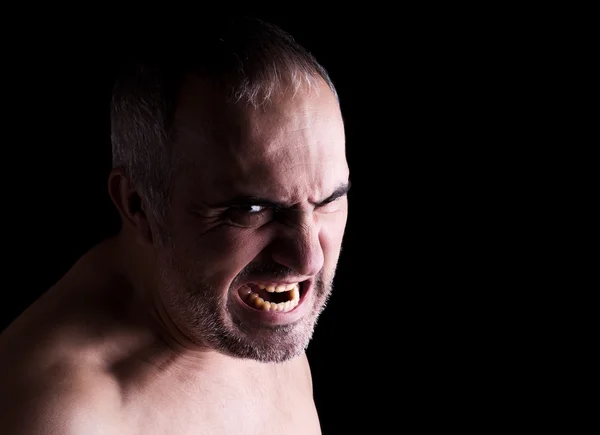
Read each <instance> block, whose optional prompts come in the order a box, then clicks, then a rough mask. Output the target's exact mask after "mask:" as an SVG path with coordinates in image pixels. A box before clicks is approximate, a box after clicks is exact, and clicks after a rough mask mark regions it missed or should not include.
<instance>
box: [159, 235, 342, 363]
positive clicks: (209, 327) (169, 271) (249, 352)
mask: <svg viewBox="0 0 600 435" xmlns="http://www.w3.org/2000/svg"><path fill="white" fill-rule="evenodd" d="M162 251H163V253H162V255H161V257H162V260H161V261H160V262H159V263H160V264H159V272H160V279H161V284H162V287H163V288H162V290H161V293H162V296H161V299H162V303H163V304H164V306H165V309H166V312H167V313H168V315H169V316H170V318H171V321H172V322H173V324H174V325H176V327H177V328H178V329H179V330H180V331H181V332H182V333H183V334H184V335H185V336H186V338H188V339H189V340H190V341H192V342H193V343H195V344H197V345H201V346H206V347H208V348H211V349H214V350H216V351H217V352H220V353H223V354H226V355H229V356H232V357H235V358H243V359H252V360H255V361H259V362H263V363H282V362H285V361H289V360H291V359H293V358H295V357H297V356H299V355H301V354H302V353H303V352H304V351H305V350H306V349H307V347H308V345H309V342H310V340H311V339H312V336H313V333H314V330H315V327H316V324H317V320H318V318H319V316H320V315H321V313H322V312H323V310H324V309H325V306H326V305H327V302H328V300H329V297H330V295H331V291H332V281H333V275H332V276H331V277H329V279H327V280H325V279H323V276H322V275H323V273H321V274H319V275H318V277H317V279H316V280H315V281H314V287H313V291H314V293H313V307H312V309H311V310H309V313H308V314H307V315H306V316H304V317H303V318H302V319H300V320H298V321H297V322H295V323H293V324H287V325H278V326H267V325H262V326H257V325H255V324H248V323H244V322H242V321H241V319H239V318H237V317H236V316H235V315H234V314H233V313H234V312H235V311H234V310H231V309H230V305H232V304H235V303H238V302H237V301H235V300H234V298H233V294H234V293H233V292H234V291H237V286H236V284H235V283H236V282H239V279H235V280H234V281H233V284H232V287H231V288H229V290H228V292H227V294H226V295H225V294H223V292H222V291H221V290H220V289H218V288H215V287H214V286H213V285H211V284H210V283H208V282H206V281H203V280H202V279H199V278H197V277H194V276H193V274H192V273H191V271H192V270H193V268H191V267H189V268H182V267H181V264H184V263H181V262H179V261H177V257H176V255H175V254H174V252H173V249H171V248H170V247H166V248H163V249H162ZM245 275H249V271H248V270H243V271H242V272H241V273H240V274H239V275H238V277H243V276H245Z"/></svg>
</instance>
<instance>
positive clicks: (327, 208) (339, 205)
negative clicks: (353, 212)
mask: <svg viewBox="0 0 600 435" xmlns="http://www.w3.org/2000/svg"><path fill="white" fill-rule="evenodd" d="M345 198H346V197H345V196H343V197H340V198H336V199H334V200H331V201H329V202H326V203H324V204H322V205H321V206H320V207H319V208H318V210H319V212H320V213H335V212H336V211H339V210H341V209H343V207H344V200H345Z"/></svg>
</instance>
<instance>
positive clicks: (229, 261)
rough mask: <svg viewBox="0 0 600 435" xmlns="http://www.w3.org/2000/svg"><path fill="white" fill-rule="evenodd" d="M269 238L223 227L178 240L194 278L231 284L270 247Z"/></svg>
mask: <svg viewBox="0 0 600 435" xmlns="http://www.w3.org/2000/svg"><path fill="white" fill-rule="evenodd" d="M268 240H269V235H268V234H264V233H262V232H260V231H257V230H249V229H239V228H233V227H221V228H218V229H214V230H212V231H209V232H206V233H203V234H189V233H188V234H187V236H185V235H181V236H180V237H179V238H178V245H179V249H178V251H179V257H180V258H182V260H183V261H184V262H185V263H187V264H188V268H189V269H190V270H191V271H192V274H193V275H194V276H202V277H203V278H204V279H209V280H213V281H215V282H222V283H224V282H225V281H231V280H232V279H233V278H235V277H236V276H237V274H238V273H239V272H240V271H241V270H242V269H243V268H244V267H246V266H247V265H248V264H249V263H250V262H251V261H252V260H253V259H254V258H255V257H257V256H258V255H259V253H260V252H261V251H262V250H263V249H264V248H265V246H266V245H267V244H268Z"/></svg>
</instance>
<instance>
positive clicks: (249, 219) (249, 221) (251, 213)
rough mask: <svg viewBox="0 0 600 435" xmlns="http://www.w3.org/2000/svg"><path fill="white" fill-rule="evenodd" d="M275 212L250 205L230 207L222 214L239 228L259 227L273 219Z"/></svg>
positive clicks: (265, 207) (269, 208)
mask: <svg viewBox="0 0 600 435" xmlns="http://www.w3.org/2000/svg"><path fill="white" fill-rule="evenodd" d="M274 213H275V210H274V209H273V208H272V207H268V206H264V205H258V204H252V205H244V206H237V207H231V208H229V209H227V210H226V211H225V213H224V215H225V218H226V219H227V220H228V221H229V222H231V223H232V224H234V225H237V226H241V227H247V228H252V227H259V226H261V225H264V224H266V223H267V222H270V221H271V220H272V219H273V215H274Z"/></svg>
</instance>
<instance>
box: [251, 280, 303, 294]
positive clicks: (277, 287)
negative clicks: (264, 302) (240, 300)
mask: <svg viewBox="0 0 600 435" xmlns="http://www.w3.org/2000/svg"><path fill="white" fill-rule="evenodd" d="M256 286H257V287H258V288H259V289H264V290H266V291H268V292H269V293H281V292H287V291H289V290H292V289H294V288H296V287H297V286H298V283H297V282H294V283H292V284H271V283H267V284H265V283H257V284H256Z"/></svg>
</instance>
